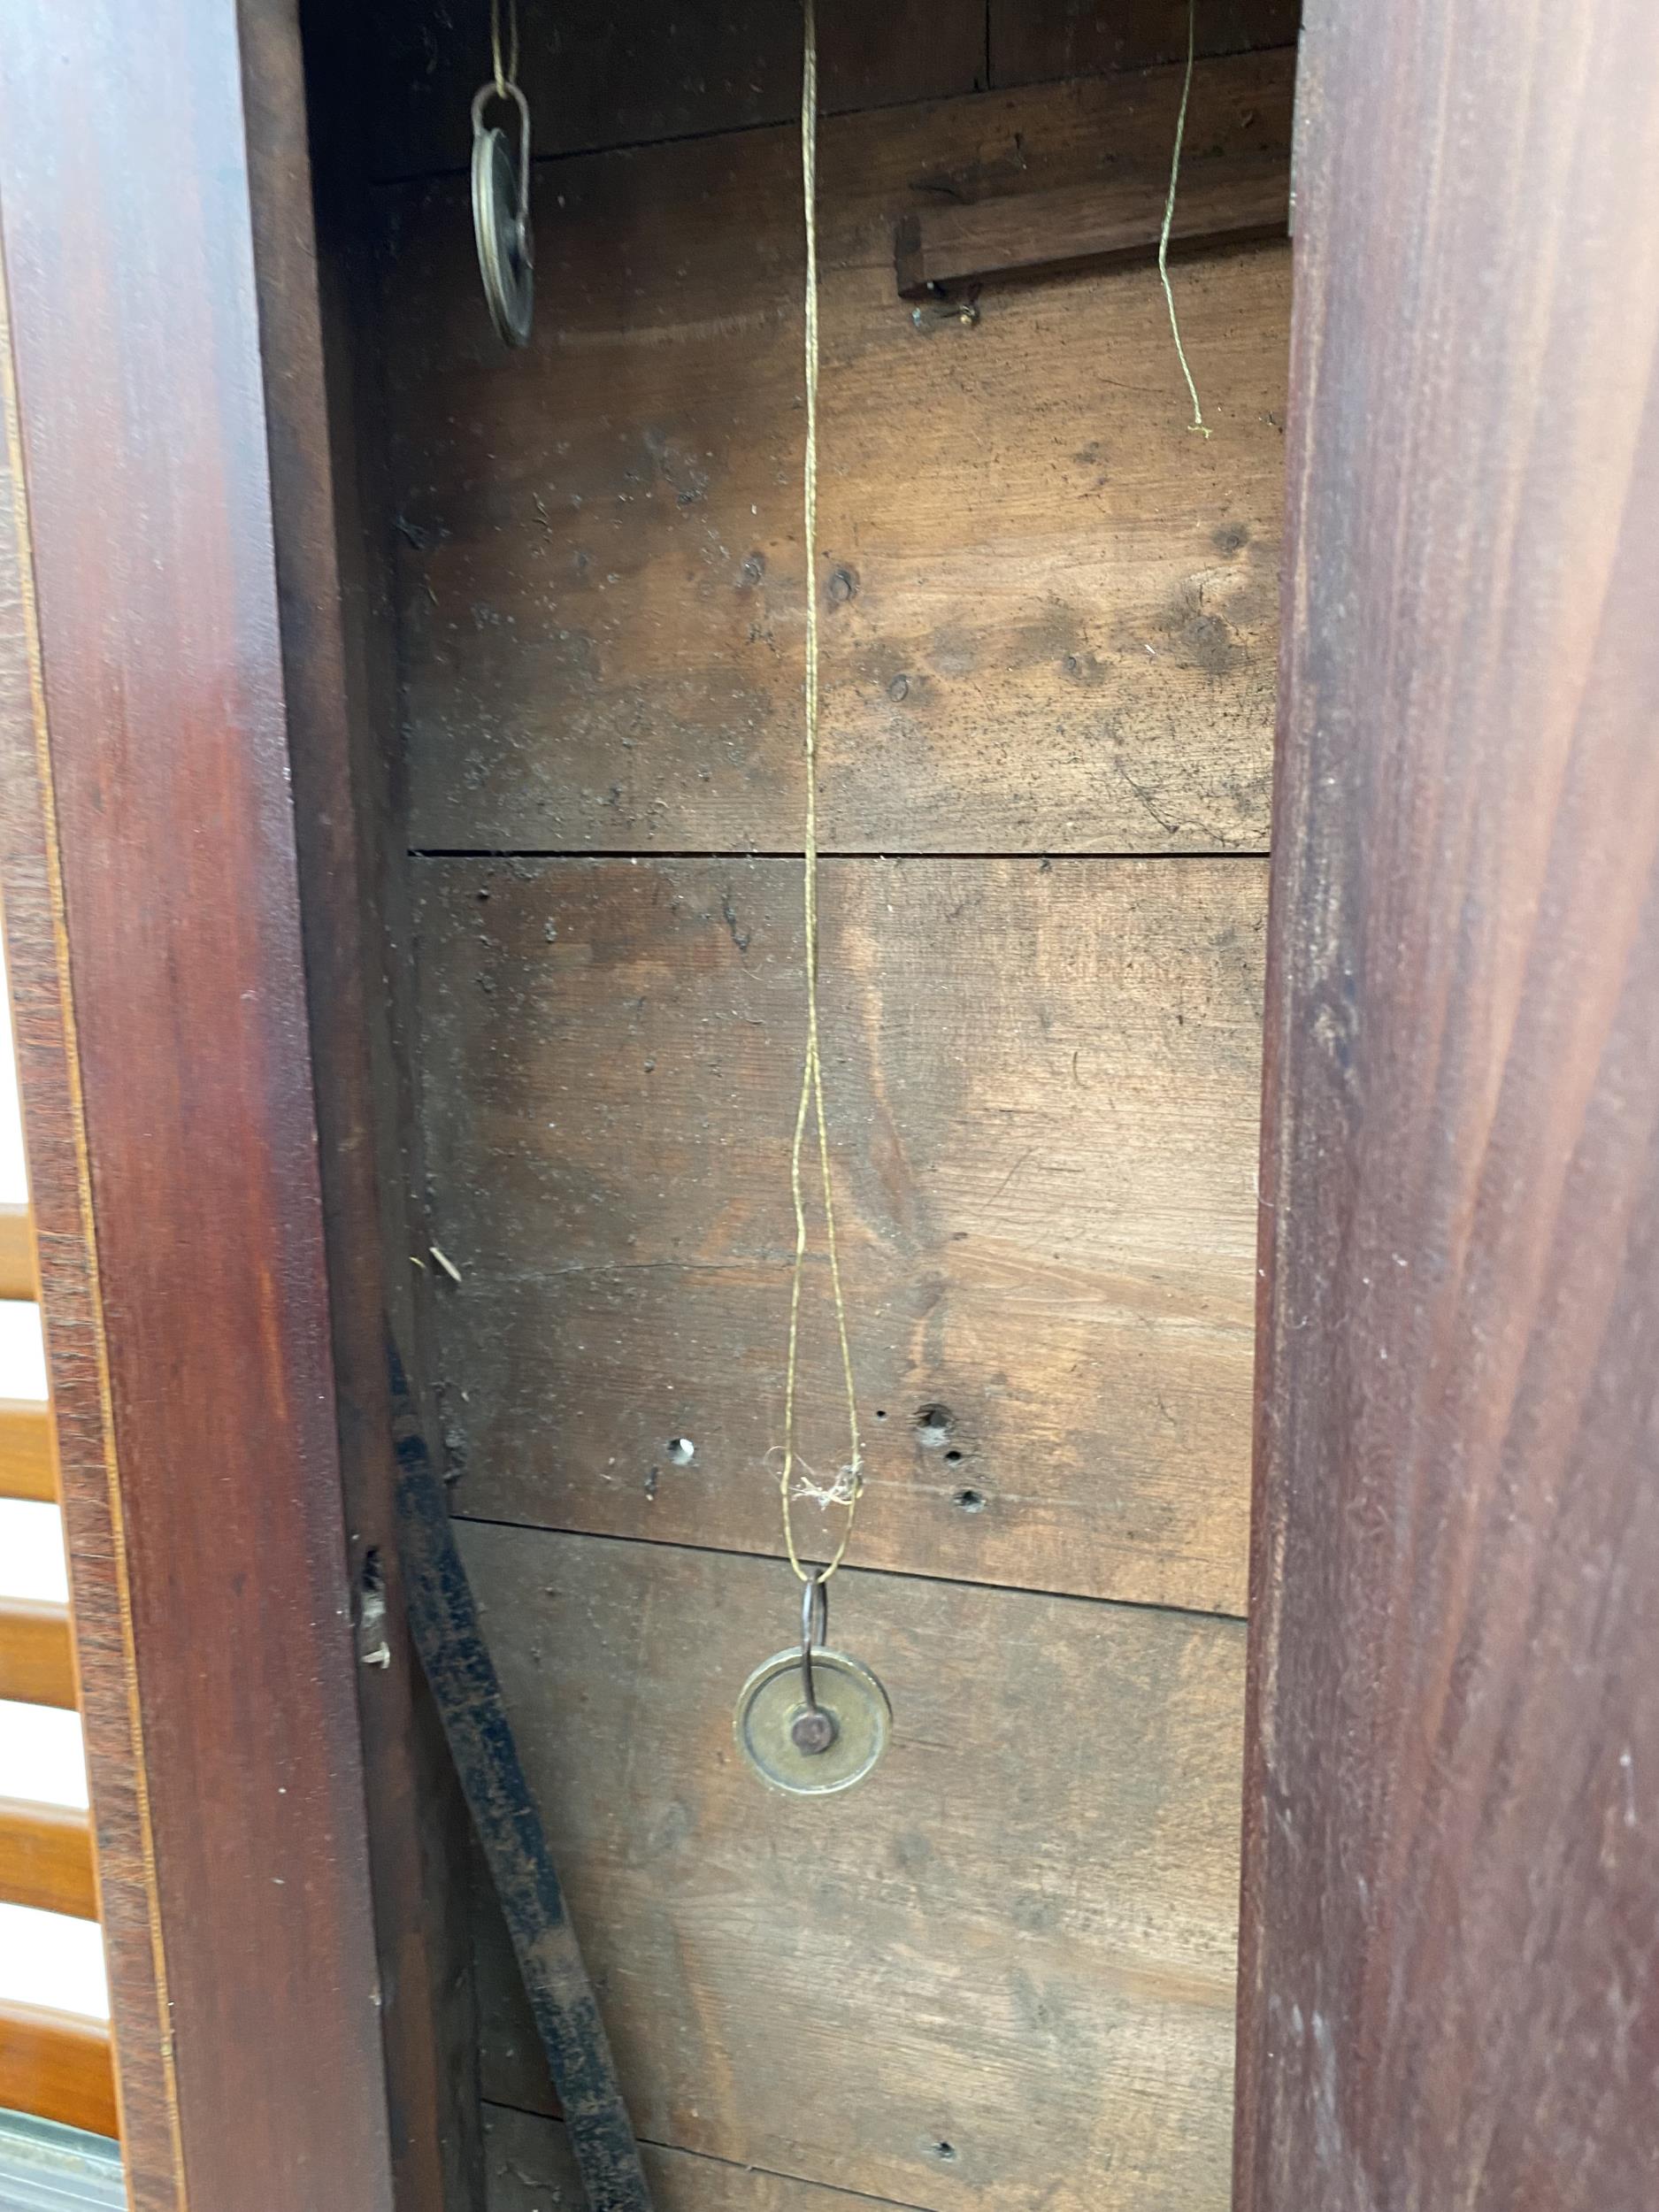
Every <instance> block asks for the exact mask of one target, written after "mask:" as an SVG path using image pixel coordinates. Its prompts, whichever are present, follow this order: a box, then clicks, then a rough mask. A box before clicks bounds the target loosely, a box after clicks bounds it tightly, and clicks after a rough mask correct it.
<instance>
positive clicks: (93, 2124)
mask: <svg viewBox="0 0 1659 2212" xmlns="http://www.w3.org/2000/svg"><path fill="white" fill-rule="evenodd" d="M0 2107H4V2108H6V2109H7V2110H10V2111H12V2112H29V2113H33V2114H34V2115H35V2116H36V2118H38V2119H42V2120H58V2121H61V2122H62V2124H64V2126H65V2127H72V2128H84V2129H85V2130H86V2131H87V2132H88V2134H89V2135H111V2136H112V2135H118V2134H119V2132H120V2122H119V2113H118V2110H117V2108H116V2102H115V2076H114V2069H113V2067H112V2066H111V2061H110V2032H109V2030H108V2028H107V2027H105V2025H104V2023H103V2021H101V2020H84V2019H82V2018H81V2016H79V2015H78V2014H76V2013H71V2012H53V2011H51V2010H50V2009H49V2008H47V2007H46V2006H44V2005H24V2004H19V2003H18V2002H17V2001H15V2000H14V1999H12V1998H10V1997H0Z"/></svg>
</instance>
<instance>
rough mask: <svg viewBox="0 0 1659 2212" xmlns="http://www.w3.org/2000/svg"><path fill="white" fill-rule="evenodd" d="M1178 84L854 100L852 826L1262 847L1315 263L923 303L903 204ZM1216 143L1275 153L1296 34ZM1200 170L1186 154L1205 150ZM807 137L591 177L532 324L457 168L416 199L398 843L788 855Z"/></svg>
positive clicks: (1238, 104) (397, 389)
mask: <svg viewBox="0 0 1659 2212" xmlns="http://www.w3.org/2000/svg"><path fill="white" fill-rule="evenodd" d="M1179 93H1180V86H1179V72H1171V71H1165V72H1162V73H1154V74H1153V75H1151V76H1149V77H1147V78H1144V79H1137V80H1135V81H1133V82H1129V81H1118V82H1110V81H1105V80H1095V81H1087V82H1083V83H1079V84H1076V85H1068V86H1061V87H1049V88H1044V89H1043V90H1041V91H1039V92H1029V93H1021V94H1017V95H1002V96H997V97H995V98H980V99H970V100H964V101H958V102H953V103H950V104H947V105H944V106H942V107H939V108H933V109H926V110H915V111H901V112H898V113H895V114H887V115H879V116H873V117H854V118H849V119H845V120H842V121H839V122H837V121H832V122H831V123H830V124H829V125H828V126H827V127H826V130H825V133H824V144H823V165H822V183H821V204H822V211H823V253H824V282H823V299H822V313H823V344H824V375H823V390H822V398H823V413H822V424H821V428H822V486H821V492H820V510H819V512H820V533H821V552H822V568H821V573H820V576H819V579H818V584H819V588H820V590H821V592H822V594H823V615H824V623H823V641H824V685H825V690H824V700H825V726H824V736H823V741H822V756H821V757H822V776H821V791H822V828H823V834H824V841H825V848H826V850H843V851H870V852H905V851H918V850H919V851H930V850H931V851H940V852H979V851H991V852H996V851H1004V852H1006V851H1018V852H1040V853H1041V852H1129V851H1152V850H1170V851H1186V852H1193V851H1197V852H1222V851H1231V850H1233V849H1252V850H1254V849H1262V848H1263V847H1264V845H1265V841H1266V828H1267V804H1268V788H1269V777H1270V754H1271V727H1272V714H1273V693H1274V662H1275V655H1276V650H1277V604H1278V577H1277V568H1278V540H1279V508H1280V501H1281V497H1282V476H1283V451H1282V438H1281V434H1280V427H1279V424H1280V417H1281V413H1282V408H1283V400H1284V379H1285V358H1284V355H1285V341H1286V327H1287V321H1288V286H1289V272H1290V262H1289V250H1288V248H1287V247H1286V246H1283V245H1265V246H1257V247H1252V248H1248V249H1245V250H1242V251H1240V252H1238V253H1233V254H1228V255H1225V256H1217V257H1213V258H1204V259H1202V260H1197V261H1194V262H1192V263H1189V264H1187V265H1184V266H1183V268H1182V269H1181V271H1180V273H1179V297H1180V308H1181V319H1182V325H1181V326H1182V332H1183V335H1184V338H1185V341H1186V344H1187V352H1188V354H1189V356H1190V357H1191V359H1192V362H1193V365H1194V373H1195V374H1196V376H1197V378H1198V380H1199V384H1200V388H1201V390H1202V394H1203V399H1204V405H1205V410H1206V414H1207V416H1208V417H1209V419H1210V420H1211V421H1212V422H1213V425H1214V426H1215V432H1216V434H1215V435H1214V436H1213V437H1212V438H1211V439H1210V440H1209V441H1205V440H1203V439H1202V438H1197V437H1194V435H1193V434H1192V433H1191V431H1190V429H1189V428H1188V422H1189V418H1190V405H1189V403H1188V401H1187V396H1186V388H1185V385H1184V384H1183V382H1182V380H1181V375H1180V371H1179V365H1178V364H1177V361H1176V358H1175V355H1174V351H1173V349H1172V347H1171V339H1170V325H1169V314H1168V311H1167V309H1166V307H1165V305H1164V296H1163V293H1162V291H1161V289H1160V288H1159V285H1158V280H1157V274H1156V270H1154V269H1151V268H1148V267H1137V268H1130V269H1124V270H1120V271H1118V272H1116V273H1111V274H1108V275H1104V276H1099V277H1094V278H1091V279H1089V280H1087V281H1081V280H1071V281H1065V282H1060V283H1048V284H1034V285H1025V286H1019V287H1014V288H1007V289H1006V290H1005V291H1002V292H998V293H996V294H995V296H992V295H987V296H986V297H985V298H984V299H982V300H981V301H980V302H979V306H978V310H977V318H978V319H977V320H970V321H969V322H967V323H964V321H963V320H961V319H960V318H959V317H958V315H957V314H956V311H955V310H954V309H953V310H951V311H949V313H948V314H946V315H944V316H943V317H942V318H941V315H940V314H939V313H938V312H937V311H935V310H933V309H929V308H922V309H920V310H918V311H912V310H911V308H910V307H909V306H908V305H905V304H903V303H901V302H900V301H899V300H898V299H897V298H896V297H895V292H894V281H893V260H892V255H893V232H894V225H895V220H896V219H898V218H899V217H901V216H902V215H904V214H905V213H907V212H914V211H917V210H918V209H920V208H922V207H924V206H934V205H937V204H938V203H939V202H940V201H941V199H949V198H953V197H977V198H985V197H989V196H1000V195H1004V194H1006V193H1007V192H1009V191H1010V190H1011V189H1014V188H1018V189H1019V190H1020V191H1026V190H1029V191H1033V192H1039V191H1045V190H1048V189H1059V188H1072V187H1081V186H1093V185H1094V184H1097V183H1099V182H1100V181H1101V180H1102V179H1110V177H1112V176H1113V175H1114V174H1116V173H1118V170H1119V169H1123V168H1127V169H1133V170H1135V171H1137V172H1143V171H1144V170H1145V168H1146V167H1147V166H1148V165H1149V164H1152V163H1155V162H1156V161H1157V160H1158V159H1160V158H1162V159H1164V160H1167V157H1168V150H1169V144H1170V137H1171V131H1172V128H1173V123H1174V117H1175V112H1176V107H1177V105H1178V104H1179ZM1193 97H1194V118H1193V124H1192V129H1193V134H1194V136H1193V143H1194V148H1203V149H1205V150H1206V152H1205V153H1204V155H1203V156H1202V158H1205V159H1208V158H1210V157H1212V156H1213V157H1215V158H1217V159H1226V158H1230V157H1233V156H1234V155H1240V156H1248V155H1255V154H1273V153H1277V154H1279V155H1280V156H1282V154H1283V152H1284V150H1285V148H1286V145H1287V144H1288V132H1289V112H1290V79H1289V73H1288V69H1287V67H1286V61H1285V58H1283V57H1279V56H1276V55H1275V56H1269V57H1265V58H1259V57H1258V58H1246V59H1243V60H1240V61H1228V62H1218V63H1214V64H1210V65H1207V67H1206V69H1205V70H1204V71H1203V72H1202V73H1200V76H1199V79H1198V81H1197V82H1196V83H1195V85H1194V95H1193ZM1199 158H1200V157H1198V156H1197V155H1196V154H1195V156H1194V172H1196V170H1197V167H1198V162H1199ZM798 166H799V150H798V139H797V136H796V134H795V133H794V132H792V131H787V130H786V131H779V132H754V133H749V134H745V135H742V136H741V137H738V138H734V139H718V140H708V141H703V142H698V143H695V144H687V145H682V146H672V147H666V148H659V149H656V150H649V151H646V152H641V153H628V154H616V155H607V156H601V157H595V158H592V159H588V160H581V161H573V162H570V163H565V164H561V165H559V166H558V168H557V172H553V171H549V188H551V187H552V185H553V182H554V180H555V178H556V179H557V201H558V204H553V205H549V207H548V208H547V209H546V210H545V211H544V218H543V222H542V227H541V234H540V240H541V242H540V244H539V247H538V254H539V263H538V267H539V275H538V281H539V283H540V285H541V301H542V304H541V314H540V321H539V325H538V334H537V336H536V339H535V341H534V344H533V346H532V347H531V349H530V350H529V352H528V353H527V354H515V355H513V356H511V357H509V356H508V355H507V354H506V353H505V352H504V350H503V349H502V348H501V346H500V345H499V343H498V342H496V341H495V339H494V338H493V336H492V335H491V334H490V333H489V330H488V320H487V318H485V316H484V314H483V311H482V308H481V306H480V302H479V300H478V298H477V273H476V270H475V268H474V267H473V265H472V259H471V257H472V244H471V241H470V234H469V233H468V230H467V228H466V214H465V204H464V201H463V199H462V198H461V196H460V189H461V188H460V187H459V185H458V184H449V183H445V184H443V185H442V186H434V187H429V188H422V189H420V190H419V191H408V192H403V193H401V194H397V195H394V196H392V197H391V202H390V209H391V222H392V239H391V244H390V248H389V256H390V268H389V274H388V318H387V365H388V406H389V410H390V414H391V420H392V435H393V459H392V471H391V489H392V496H393V502H394V504H393V512H394V514H395V516H396V523H397V530H398V542H397V553H398V579H399V581H398V597H399V605H400V621H401V626H402V633H401V634H402V647H401V650H402V665H403V719H404V724H405V726H406V729H407V732H408V746H409V775H410V784H411V789H410V806H411V816H410V819H411V843H413V844H415V845H416V846H419V847H421V848H423V849H434V850H445V851H453V850H488V851H513V850H519V851H523V850H544V851H568V850H577V849H588V850H600V851H630V850H665V851H731V850H742V849H759V850H763V851H788V850H791V849H795V848H798V846H799V843H800V840H801V785H800V766H799V759H800V711H801V710H800V699H801V650H802V635H803V619H804V617H803V589H804V583H803V573H802V566H801V553H800V511H799V510H800V438H801V424H802V414H801V404H800V376H801V363H800V344H801V342H800V302H799V296H798V295H799V284H800V256H801V244H800V235H799V233H800V208H799V175H798Z"/></svg>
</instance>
